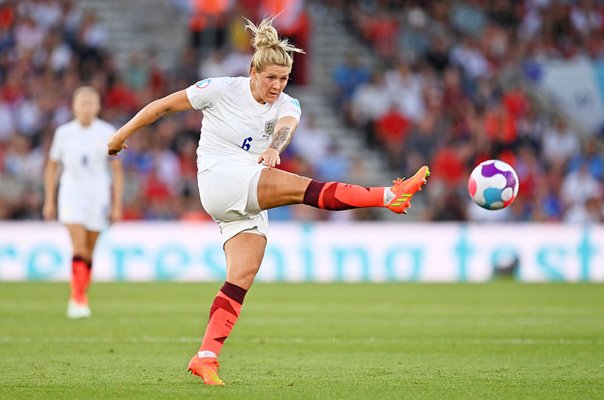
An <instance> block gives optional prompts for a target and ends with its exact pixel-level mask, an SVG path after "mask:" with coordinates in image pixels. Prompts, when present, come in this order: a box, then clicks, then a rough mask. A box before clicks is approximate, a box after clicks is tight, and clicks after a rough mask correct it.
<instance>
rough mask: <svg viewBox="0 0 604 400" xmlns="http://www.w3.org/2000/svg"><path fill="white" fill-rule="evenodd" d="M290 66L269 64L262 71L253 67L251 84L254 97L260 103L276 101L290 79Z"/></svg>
mask: <svg viewBox="0 0 604 400" xmlns="http://www.w3.org/2000/svg"><path fill="white" fill-rule="evenodd" d="M289 72H290V68H289V67H284V66H282V65H269V66H267V67H264V69H263V70H262V71H261V72H257V71H256V70H255V69H254V68H252V73H251V79H252V81H251V86H252V94H253V95H254V98H255V99H256V100H257V101H258V102H260V103H263V104H264V103H269V104H272V103H274V102H275V101H276V100H277V98H278V97H279V95H280V94H281V92H282V91H283V89H285V87H286V86H287V82H288V80H289Z"/></svg>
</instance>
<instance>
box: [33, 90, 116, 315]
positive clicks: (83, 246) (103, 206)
mask: <svg viewBox="0 0 604 400" xmlns="http://www.w3.org/2000/svg"><path fill="white" fill-rule="evenodd" d="M100 109H101V98H100V94H99V92H98V91H97V90H96V89H94V88H92V87H89V86H83V87H80V88H78V89H77V90H76V91H75V92H74V95H73V114H74V120H73V121H71V122H68V123H66V124H63V125H61V126H59V127H58V128H57V130H56V132H55V135H54V137H53V141H52V145H51V148H50V154H49V157H48V162H47V164H46V169H45V171H44V184H45V185H44V186H45V199H44V209H43V214H44V218H45V219H46V220H54V219H55V218H57V211H58V220H59V222H61V223H63V224H64V225H65V226H66V227H67V230H68V231H69V235H70V237H71V243H72V246H73V259H72V264H71V297H70V299H69V303H68V306H67V316H68V317H69V318H86V317H90V315H91V312H90V307H89V306H88V296H87V290H88V287H89V286H90V280H91V275H92V256H93V253H94V247H95V244H96V241H97V239H98V237H99V234H100V232H101V231H102V230H103V229H104V228H106V227H107V226H108V225H109V222H110V221H111V222H113V221H117V220H119V219H120V218H121V216H122V200H121V199H122V191H123V181H124V177H123V171H122V163H121V161H120V160H119V159H116V158H114V159H110V158H109V157H107V151H106V146H107V140H108V139H109V137H111V135H113V134H114V133H115V128H114V127H113V126H111V125H110V124H109V123H107V122H105V121H102V120H100V119H98V118H97V116H98V114H99V111H100ZM59 164H61V165H62V167H63V169H62V172H61V173H60V175H61V180H60V185H59V196H58V203H57V201H56V197H57V177H58V175H59ZM112 178H113V179H112ZM112 180H113V185H112ZM57 204H58V206H57Z"/></svg>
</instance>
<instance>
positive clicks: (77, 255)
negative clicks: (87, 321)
mask: <svg viewBox="0 0 604 400" xmlns="http://www.w3.org/2000/svg"><path fill="white" fill-rule="evenodd" d="M65 226H66V227H67V230H68V231H69V236H70V237H71V244H72V246H73V258H72V260H71V296H70V298H69V304H68V305H67V316H68V317H69V318H86V317H90V308H88V298H87V296H86V286H87V281H88V276H89V271H90V270H89V268H88V261H89V251H88V243H87V237H86V228H85V227H84V225H81V224H66V225H65Z"/></svg>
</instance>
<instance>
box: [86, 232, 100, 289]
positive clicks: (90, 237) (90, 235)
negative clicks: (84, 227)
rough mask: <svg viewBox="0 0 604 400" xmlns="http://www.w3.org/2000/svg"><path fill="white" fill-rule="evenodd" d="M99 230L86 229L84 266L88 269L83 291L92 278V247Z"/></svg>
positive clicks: (94, 244)
mask: <svg viewBox="0 0 604 400" xmlns="http://www.w3.org/2000/svg"><path fill="white" fill-rule="evenodd" d="M99 235H100V232H98V231H86V251H87V256H86V266H87V267H88V269H87V270H86V282H85V287H84V292H86V291H87V290H88V288H89V287H90V282H91V280H92V262H93V256H94V248H95V246H96V242H97V240H98V238H99Z"/></svg>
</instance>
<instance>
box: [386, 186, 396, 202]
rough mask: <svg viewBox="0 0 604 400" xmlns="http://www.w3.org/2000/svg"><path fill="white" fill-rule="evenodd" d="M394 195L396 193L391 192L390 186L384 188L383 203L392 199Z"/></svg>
mask: <svg viewBox="0 0 604 400" xmlns="http://www.w3.org/2000/svg"><path fill="white" fill-rule="evenodd" d="M395 197H396V195H395V194H394V193H392V190H390V187H385V188H384V205H386V204H388V203H390V202H391V201H392V199H394V198H395Z"/></svg>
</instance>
